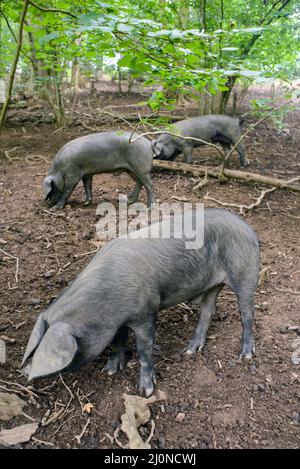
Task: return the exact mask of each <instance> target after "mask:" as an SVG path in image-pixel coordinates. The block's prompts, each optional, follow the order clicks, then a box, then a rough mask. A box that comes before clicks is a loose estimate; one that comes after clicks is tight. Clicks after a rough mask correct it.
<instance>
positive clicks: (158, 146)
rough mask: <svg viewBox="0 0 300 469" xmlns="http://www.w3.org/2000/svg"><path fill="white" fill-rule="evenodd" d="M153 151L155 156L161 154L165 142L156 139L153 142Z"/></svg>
mask: <svg viewBox="0 0 300 469" xmlns="http://www.w3.org/2000/svg"><path fill="white" fill-rule="evenodd" d="M151 147H152V151H153V155H154V156H159V155H160V154H161V152H162V149H163V144H162V143H160V142H158V141H157V140H154V141H153V142H152V143H151Z"/></svg>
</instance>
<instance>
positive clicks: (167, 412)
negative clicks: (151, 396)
mask: <svg viewBox="0 0 300 469" xmlns="http://www.w3.org/2000/svg"><path fill="white" fill-rule="evenodd" d="M172 412H174V406H172V405H166V414H172Z"/></svg>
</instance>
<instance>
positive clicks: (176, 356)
mask: <svg viewBox="0 0 300 469" xmlns="http://www.w3.org/2000/svg"><path fill="white" fill-rule="evenodd" d="M173 360H174V361H175V362H180V361H181V360H182V356H181V355H179V353H176V354H175V355H173Z"/></svg>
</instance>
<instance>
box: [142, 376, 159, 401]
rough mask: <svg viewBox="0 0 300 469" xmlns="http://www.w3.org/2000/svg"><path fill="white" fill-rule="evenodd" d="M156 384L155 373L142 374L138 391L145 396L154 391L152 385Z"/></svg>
mask: <svg viewBox="0 0 300 469" xmlns="http://www.w3.org/2000/svg"><path fill="white" fill-rule="evenodd" d="M155 384H156V378H155V374H154V373H151V374H147V375H142V376H141V377H140V386H139V388H140V393H141V394H142V395H144V396H145V397H149V396H151V394H153V392H154V385H155Z"/></svg>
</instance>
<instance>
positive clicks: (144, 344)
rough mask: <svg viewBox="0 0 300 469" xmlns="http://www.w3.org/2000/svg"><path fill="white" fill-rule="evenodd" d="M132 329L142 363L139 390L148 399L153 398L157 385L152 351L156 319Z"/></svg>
mask: <svg viewBox="0 0 300 469" xmlns="http://www.w3.org/2000/svg"><path fill="white" fill-rule="evenodd" d="M132 329H133V331H134V333H135V336H136V345H137V352H138V357H139V363H140V380H139V389H140V393H141V394H145V396H146V397H148V396H151V394H152V393H153V391H154V384H155V383H156V379H155V373H154V367H153V362H152V350H153V343H154V331H155V321H154V318H153V319H151V320H149V319H148V321H146V322H144V323H140V322H139V323H138V324H133V325H132Z"/></svg>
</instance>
